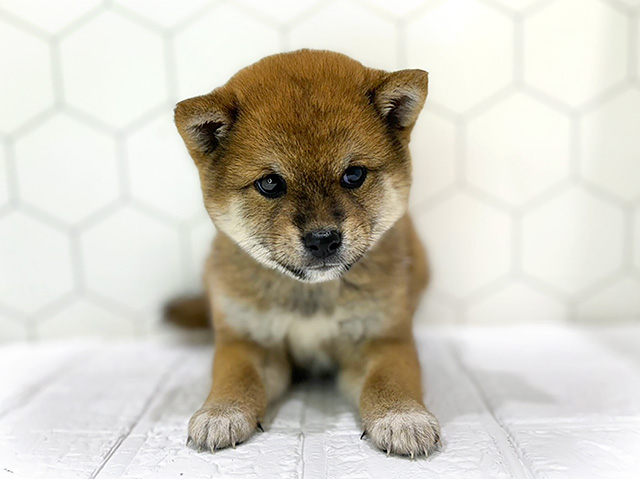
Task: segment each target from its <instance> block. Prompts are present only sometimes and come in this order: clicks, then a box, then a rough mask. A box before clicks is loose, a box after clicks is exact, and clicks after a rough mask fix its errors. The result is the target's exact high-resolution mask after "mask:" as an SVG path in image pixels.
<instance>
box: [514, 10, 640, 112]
mask: <svg viewBox="0 0 640 479" xmlns="http://www.w3.org/2000/svg"><path fill="white" fill-rule="evenodd" d="M567 25H571V28H567ZM627 30H628V20H627V18H626V17H625V16H624V15H623V14H622V13H620V12H619V11H618V10H616V9H615V8H613V6H610V5H608V4H607V3H606V2H602V1H600V0H557V1H555V2H549V4H548V5H546V6H545V7H544V8H541V9H540V10H539V11H537V12H535V13H534V14H533V15H532V16H531V17H529V18H526V19H525V23H524V78H525V81H526V82H527V83H528V84H530V85H531V86H533V87H534V88H537V89H540V90H542V91H544V92H545V93H547V94H549V95H551V96H552V97H554V98H556V99H558V100H559V101H561V102H563V103H566V104H568V105H571V106H573V107H575V106H579V105H581V104H582V103H585V102H586V101H588V100H591V99H593V98H594V97H596V96H597V95H599V94H600V93H602V92H604V91H605V90H606V89H607V88H609V87H612V86H613V85H615V84H616V83H619V82H621V81H622V80H624V79H625V78H626V76H627V68H628V67H627V51H628V50H627V42H628V31H627Z"/></svg>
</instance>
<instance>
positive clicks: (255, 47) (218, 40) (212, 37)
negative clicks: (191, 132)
mask: <svg viewBox="0 0 640 479" xmlns="http://www.w3.org/2000/svg"><path fill="white" fill-rule="evenodd" d="M238 32H251V39H252V40H251V41H250V42H247V41H231V42H227V41H226V40H227V39H229V38H234V37H236V35H237V33H238ZM222 44H224V47H221V45H222ZM174 45H175V53H174V54H175V58H176V75H177V79H178V94H179V96H180V98H187V97H192V96H196V95H202V94H204V93H207V92H209V91H211V90H213V89H214V88H216V87H219V86H221V85H222V84H224V83H225V82H226V81H227V80H228V79H229V78H230V77H231V76H232V75H233V74H234V73H235V72H236V71H238V70H239V69H240V68H242V67H244V66H246V65H249V64H250V63H253V62H255V61H257V60H259V59H260V58H262V57H264V56H266V55H269V54H272V53H276V52H278V51H279V50H280V36H279V34H278V32H277V30H276V29H275V28H273V27H272V26H270V25H265V24H264V23H262V22H260V21H258V20H257V19H256V18H255V17H253V16H252V15H251V14H250V13H247V11H246V10H243V9H240V8H238V7H236V6H234V5H233V4H231V3H225V4H220V5H216V6H215V7H214V8H212V9H211V10H209V11H208V12H207V13H205V14H204V15H202V16H200V17H198V18H197V19H195V21H192V22H191V23H189V24H187V25H185V26H184V27H182V28H181V30H180V31H179V32H178V33H177V34H176V37H175V44H174ZM203 45H205V46H206V48H203Z"/></svg>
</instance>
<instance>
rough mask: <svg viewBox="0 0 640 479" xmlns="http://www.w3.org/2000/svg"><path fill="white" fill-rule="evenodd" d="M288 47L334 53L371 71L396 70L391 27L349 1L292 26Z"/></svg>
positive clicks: (387, 22)
mask: <svg viewBox="0 0 640 479" xmlns="http://www.w3.org/2000/svg"><path fill="white" fill-rule="evenodd" d="M363 43H366V44H367V45H368V48H367V49H366V50H364V51H363V49H362V48H361V45H362V44H363ZM288 47H289V48H290V49H298V48H318V49H326V50H335V51H338V52H340V53H344V54H346V55H351V56H357V57H358V59H359V60H360V61H361V62H363V63H365V64H366V65H369V66H372V67H374V68H382V69H387V70H393V69H395V68H398V64H397V30H396V26H395V25H394V23H393V22H392V21H390V20H389V19H385V18H384V17H383V16H381V15H378V14H376V13H375V12H373V11H371V10H370V9H367V8H365V7H364V6H361V5H359V4H357V3H355V2H352V1H351V0H343V1H341V2H332V3H330V4H328V6H327V7H326V8H323V9H321V10H319V11H318V12H316V13H315V14H314V15H313V16H311V17H308V18H305V19H303V20H302V21H301V22H300V23H298V24H296V25H295V26H293V28H292V29H291V33H290V40H289V45H288Z"/></svg>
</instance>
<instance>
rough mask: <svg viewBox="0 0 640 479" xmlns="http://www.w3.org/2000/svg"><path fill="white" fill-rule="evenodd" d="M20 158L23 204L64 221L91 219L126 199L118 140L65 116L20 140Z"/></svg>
mask: <svg viewBox="0 0 640 479" xmlns="http://www.w3.org/2000/svg"><path fill="white" fill-rule="evenodd" d="M15 157H16V172H17V178H18V192H19V197H20V198H21V200H22V201H24V202H25V203H27V204H29V205H32V206H34V207H37V208H39V209H41V210H42V211H45V212H47V213H49V214H50V215H51V216H55V217H56V218H59V219H61V220H63V221H66V222H69V223H74V222H78V221H80V220H82V219H85V218H86V217H88V216H89V215H91V213H93V212H95V211H97V210H98V209H100V208H101V207H103V206H105V205H108V204H109V203H111V202H113V201H115V200H116V199H118V198H119V196H120V179H119V177H118V158H117V154H116V145H115V141H114V139H113V138H111V137H109V136H107V135H105V134H103V133H101V132H99V131H96V130H93V129H91V128H89V127H87V126H86V125H84V124H83V123H81V122H79V121H77V120H74V119H72V118H69V117H68V116H67V115H65V114H60V115H56V116H54V117H52V118H50V119H48V120H47V121H45V122H44V123H42V124H40V125H38V126H36V127H34V128H33V129H31V130H29V131H28V132H27V133H26V134H24V135H23V136H21V137H19V138H18V139H17V140H16V144H15ZM79 198H82V201H78V199H79Z"/></svg>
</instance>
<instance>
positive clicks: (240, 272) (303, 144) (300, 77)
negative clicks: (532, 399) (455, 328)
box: [175, 50, 440, 457]
mask: <svg viewBox="0 0 640 479" xmlns="http://www.w3.org/2000/svg"><path fill="white" fill-rule="evenodd" d="M426 96H427V73H426V72H424V71H422V70H402V71H397V72H394V73H388V72H385V71H381V70H375V69H371V68H366V67H364V66H363V65H362V64H360V63H358V62H357V61H355V60H352V59H350V58H349V57H346V56H344V55H341V54H338V53H333V52H328V51H312V50H301V51H296V52H292V53H283V54H279V55H274V56H270V57H267V58H264V59H263V60H261V61H259V62H257V63H255V64H253V65H251V66H249V67H247V68H244V69H243V70H240V71H239V72H238V73H237V74H236V75H235V76H233V77H232V78H231V79H230V80H229V81H228V82H227V83H226V84H225V85H223V86H221V87H220V88H217V89H215V90H213V91H212V92H211V93H208V94H206V95H203V96H199V97H195V98H191V99H188V100H184V101H182V102H180V103H178V105H177V106H176V109H175V122H176V126H177V128H178V131H179V132H180V135H181V136H182V138H183V140H184V142H185V144H186V146H187V149H188V150H189V153H190V155H191V157H192V158H193V160H194V161H195V164H196V166H197V167H198V171H199V175H200V180H201V184H202V193H203V197H204V204H205V207H206V209H207V212H208V213H209V215H210V217H211V219H212V221H213V223H214V224H215V226H216V228H217V230H218V234H217V236H216V238H215V241H214V244H213V247H212V252H211V255H210V257H209V259H208V260H207V264H206V268H205V273H204V282H205V290H206V299H207V302H208V307H209V311H210V313H211V317H212V318H213V326H214V330H215V335H216V337H215V341H216V348H215V358H214V364H213V385H212V388H211V392H210V394H209V396H208V397H207V399H206V401H205V403H204V405H203V406H202V408H200V410H198V411H197V412H196V413H195V414H194V415H193V417H192V418H191V420H190V422H189V439H188V441H187V442H188V443H193V444H194V445H195V446H196V447H198V448H200V449H202V448H206V449H209V450H211V451H213V450H215V449H218V448H225V447H228V446H232V447H235V445H236V444H238V443H241V442H243V441H246V440H247V439H249V438H250V437H251V435H252V434H253V433H254V432H255V431H256V428H260V429H262V427H261V425H260V421H261V419H262V418H263V417H264V414H265V411H266V409H267V405H268V404H269V402H270V401H272V400H274V399H276V398H277V397H278V396H280V395H281V394H282V393H283V392H284V391H285V390H286V389H287V387H288V385H289V383H290V380H291V373H292V368H294V367H295V368H303V369H306V370H309V371H312V372H314V371H325V370H334V369H335V370H337V374H338V383H339V385H340V387H341V389H342V390H343V391H344V393H345V394H346V395H347V396H348V397H349V398H350V399H351V400H352V401H353V402H354V403H355V404H356V405H357V407H358V408H359V411H360V417H361V419H362V425H363V427H364V434H366V436H367V437H368V438H369V440H370V441H371V442H372V443H373V444H374V445H375V446H377V447H378V448H380V449H382V450H384V451H387V453H394V454H401V455H410V456H412V457H413V456H415V455H423V454H424V455H428V454H429V453H430V452H431V451H432V450H433V449H434V448H435V446H436V445H437V443H438V441H439V436H440V428H439V425H438V421H437V420H436V418H435V417H434V416H433V414H431V413H430V412H429V411H428V410H427V409H426V407H425V405H424V402H423V392H422V387H421V381H420V364H419V362H418V356H417V354H416V349H415V346H414V342H413V338H412V330H411V323H412V316H413V313H414V310H415V308H416V306H417V303H418V300H419V297H420V294H421V292H422V290H423V289H424V287H425V286H426V283H427V268H426V260H425V254H424V251H423V249H422V246H421V244H420V241H419V240H418V237H417V236H416V232H415V230H414V228H413V226H412V223H411V219H410V218H409V216H408V214H407V202H408V197H409V187H410V185H411V162H410V158H409V150H408V144H409V135H410V133H411V130H412V128H413V126H414V123H415V121H416V119H417V117H418V114H419V113H420V110H421V109H422V107H423V105H424V102H425V99H426ZM187 306H188V307H187V309H188V311H187V315H189V314H191V315H193V312H194V311H196V312H198V311H199V309H198V308H197V307H195V306H194V304H189V305H187Z"/></svg>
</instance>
